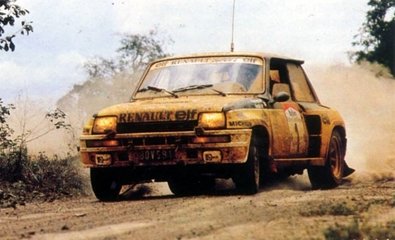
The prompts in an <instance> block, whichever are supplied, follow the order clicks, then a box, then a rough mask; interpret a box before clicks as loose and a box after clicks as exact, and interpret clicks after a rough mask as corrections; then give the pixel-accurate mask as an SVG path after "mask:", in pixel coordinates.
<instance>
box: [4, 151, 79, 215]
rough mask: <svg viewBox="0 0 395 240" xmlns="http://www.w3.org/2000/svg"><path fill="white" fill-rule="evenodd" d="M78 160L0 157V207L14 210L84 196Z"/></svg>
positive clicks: (75, 158) (42, 156) (44, 157)
mask: <svg viewBox="0 0 395 240" xmlns="http://www.w3.org/2000/svg"><path fill="white" fill-rule="evenodd" d="M78 164H79V159H78V157H73V156H70V155H69V156H66V157H64V158H60V157H58V156H56V155H54V156H53V157H51V158H50V157H48V156H47V155H45V153H40V154H39V155H38V156H34V157H28V156H27V152H24V153H23V154H22V156H20V152H11V153H8V154H2V155H0V183H1V184H0V207H15V206H16V204H24V203H25V202H26V201H33V200H44V201H45V200H47V201H50V200H53V199H57V198H62V197H67V196H74V195H81V194H84V193H85V189H86V183H87V179H86V177H85V176H84V175H83V174H82V173H81V171H80V170H81V167H80V166H79V165H78Z"/></svg>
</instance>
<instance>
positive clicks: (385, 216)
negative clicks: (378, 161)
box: [0, 176, 395, 239]
mask: <svg viewBox="0 0 395 240" xmlns="http://www.w3.org/2000/svg"><path fill="white" fill-rule="evenodd" d="M217 185H219V186H218V188H217V191H216V192H214V193H213V194H208V195H203V196H192V197H175V196H174V195H172V194H171V193H170V192H169V190H168V189H167V185H166V184H161V183H155V184H149V185H145V186H143V187H140V188H139V189H137V190H134V192H131V193H127V194H125V195H124V197H123V198H124V200H122V201H118V202H108V203H103V202H98V201H97V200H96V199H95V198H94V197H93V196H90V197H84V198H80V199H72V200H64V201H54V202H45V203H35V204H27V205H26V206H18V207H17V208H16V209H12V208H8V209H1V210H0V234H1V235H0V238H2V239H19V238H31V239H324V238H325V236H324V234H326V235H327V236H332V235H334V234H335V232H336V231H337V230H339V231H340V230H341V231H346V232H347V231H348V232H350V231H351V232H352V231H353V230H356V231H357V232H358V231H359V232H360V233H361V232H363V233H365V234H366V233H368V234H376V235H374V236H384V235H383V234H387V235H388V234H392V235H389V236H390V237H391V236H395V232H394V231H395V221H394V220H395V217H394V216H395V208H394V207H395V196H394V190H395V181H394V179H393V178H382V179H378V180H377V179H376V180H375V181H373V180H372V181H362V182H348V183H346V184H344V185H343V186H341V187H339V188H337V189H334V190H327V191H312V190H310V186H309V184H308V182H307V180H306V177H304V176H302V177H291V178H290V179H288V180H286V181H284V182H281V183H277V184H274V185H271V186H266V187H264V188H263V189H262V190H261V191H260V192H259V193H258V194H256V195H253V196H243V195H239V194H237V193H235V192H234V190H233V186H232V183H231V182H219V183H218V184H217ZM148 190H150V191H151V192H150V193H148V192H149V191H148ZM356 223H358V225H356ZM391 224H392V225H391ZM377 229H384V231H385V232H384V233H383V232H381V233H379V234H381V235H377V233H374V231H375V230H377ZM364 236H366V235H364ZM389 239H391V238H389Z"/></svg>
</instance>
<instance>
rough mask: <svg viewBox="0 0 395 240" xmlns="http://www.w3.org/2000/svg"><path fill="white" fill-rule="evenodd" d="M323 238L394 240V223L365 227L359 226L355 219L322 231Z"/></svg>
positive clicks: (327, 239) (337, 239)
mask: <svg viewBox="0 0 395 240" xmlns="http://www.w3.org/2000/svg"><path fill="white" fill-rule="evenodd" d="M324 237H325V239H326V240H335V239H336V240H349V239H356V240H358V239H366V240H369V239H395V221H394V220H393V221H389V222H387V223H384V224H376V225H366V226H361V224H359V222H358V220H357V219H354V220H353V222H352V223H351V224H348V225H342V224H338V223H335V225H334V226H331V227H329V228H327V229H325V230H324Z"/></svg>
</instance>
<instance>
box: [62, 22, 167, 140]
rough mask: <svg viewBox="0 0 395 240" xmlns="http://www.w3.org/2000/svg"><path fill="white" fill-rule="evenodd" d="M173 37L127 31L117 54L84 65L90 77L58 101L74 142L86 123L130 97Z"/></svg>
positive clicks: (163, 54) (150, 32) (153, 31)
mask: <svg viewBox="0 0 395 240" xmlns="http://www.w3.org/2000/svg"><path fill="white" fill-rule="evenodd" d="M171 42H172V40H171V39H170V38H166V37H165V38H162V37H160V36H159V34H158V31H157V30H156V29H155V30H152V31H149V32H148V34H124V35H122V38H121V40H120V47H119V48H118V49H117V50H116V54H117V55H116V57H114V58H110V59H106V58H102V57H96V58H94V59H92V60H90V61H88V62H86V63H85V64H84V68H85V70H86V72H87V74H88V78H87V80H86V81H85V82H83V83H81V84H75V85H74V86H73V88H72V89H71V90H70V91H69V92H68V93H67V94H66V95H64V96H63V97H62V98H60V99H59V100H58V101H57V106H58V108H60V109H62V110H63V111H64V112H65V113H66V114H67V116H68V117H69V121H70V122H71V126H73V127H74V128H73V131H74V134H73V138H75V139H73V140H72V142H78V141H77V139H76V138H77V136H79V135H80V133H81V127H82V125H83V122H84V121H86V120H87V118H88V117H89V116H92V114H94V113H96V112H97V111H99V110H100V109H102V108H103V107H106V106H109V105H113V104H116V103H120V102H125V101H128V100H129V99H130V95H131V94H132V92H133V90H134V88H135V87H136V84H137V81H138V79H139V78H140V76H141V73H142V70H143V69H144V68H145V67H146V66H147V64H148V63H149V62H151V61H153V60H155V59H157V58H161V57H166V56H168V55H169V54H168V53H166V51H165V50H164V47H165V46H166V44H167V43H171Z"/></svg>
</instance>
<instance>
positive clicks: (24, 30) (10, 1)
mask: <svg viewBox="0 0 395 240" xmlns="http://www.w3.org/2000/svg"><path fill="white" fill-rule="evenodd" d="M15 2H16V0H0V50H4V51H8V50H11V51H14V50H15V44H14V42H13V38H14V37H15V36H16V34H18V33H20V34H22V35H24V34H26V35H29V33H30V32H33V27H32V26H31V22H26V21H22V22H21V28H20V29H18V30H17V31H15V32H14V33H12V34H7V35H5V31H6V28H7V27H13V26H14V25H15V21H16V19H17V18H20V17H21V16H24V15H26V14H28V13H29V11H28V10H26V9H24V8H22V7H20V6H19V5H16V4H15ZM7 30H8V29H7Z"/></svg>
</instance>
